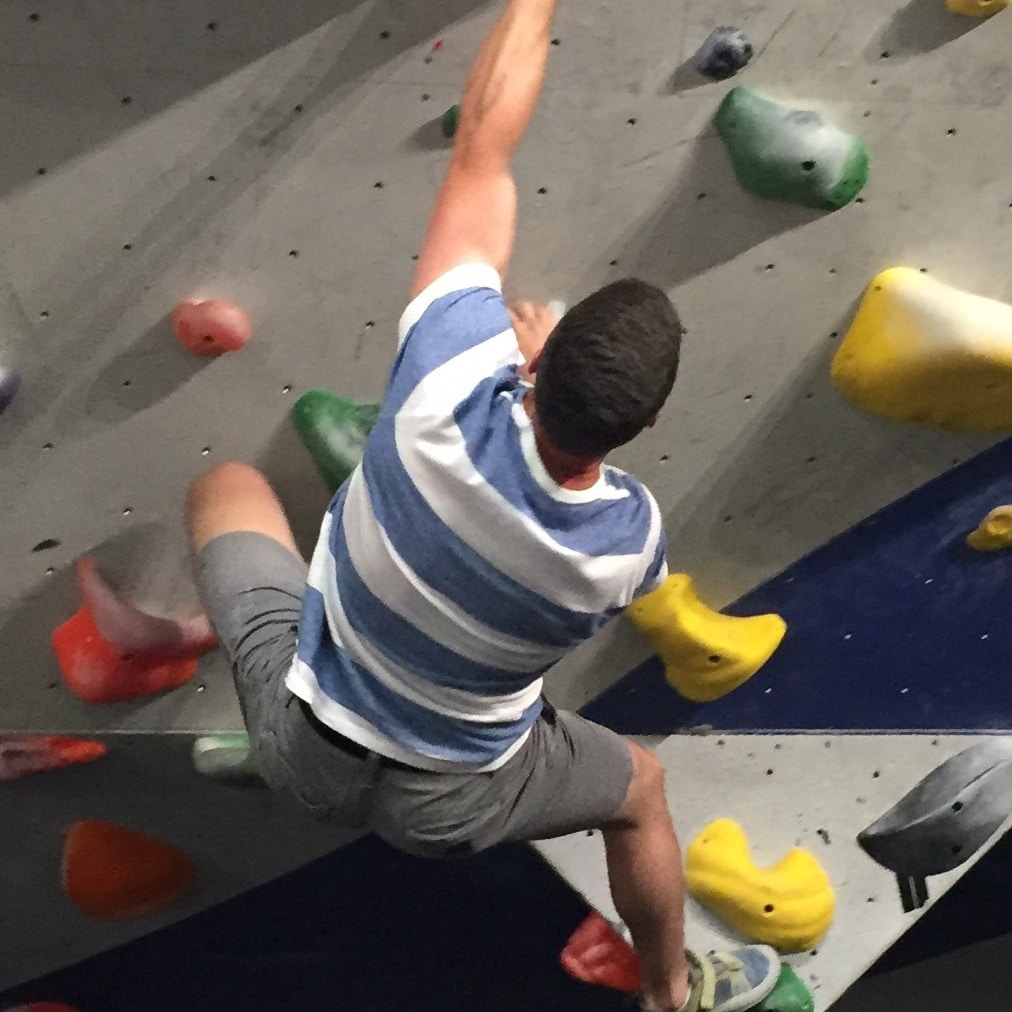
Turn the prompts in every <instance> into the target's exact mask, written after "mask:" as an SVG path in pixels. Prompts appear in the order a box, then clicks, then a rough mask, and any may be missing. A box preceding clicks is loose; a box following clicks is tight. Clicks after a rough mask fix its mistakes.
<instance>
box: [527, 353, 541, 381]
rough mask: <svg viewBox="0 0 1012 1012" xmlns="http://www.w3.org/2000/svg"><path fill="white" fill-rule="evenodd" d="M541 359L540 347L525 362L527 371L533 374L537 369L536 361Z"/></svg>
mask: <svg viewBox="0 0 1012 1012" xmlns="http://www.w3.org/2000/svg"><path fill="white" fill-rule="evenodd" d="M540 361H541V349H540V348H538V350H537V351H536V352H535V353H534V354H533V355H532V356H531V360H530V362H528V363H527V371H528V372H529V373H530V374H531V375H532V376H533V375H534V374H535V373H536V372H537V371H538V363H539V362H540Z"/></svg>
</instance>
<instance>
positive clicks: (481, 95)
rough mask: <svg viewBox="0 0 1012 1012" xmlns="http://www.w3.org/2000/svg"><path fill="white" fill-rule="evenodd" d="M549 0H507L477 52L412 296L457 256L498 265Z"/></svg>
mask: <svg viewBox="0 0 1012 1012" xmlns="http://www.w3.org/2000/svg"><path fill="white" fill-rule="evenodd" d="M557 2H558V0H511V2H510V3H509V5H508V6H507V8H506V10H505V12H504V13H503V15H502V16H501V17H500V18H499V20H498V22H497V23H496V25H495V27H494V28H493V29H492V31H491V33H490V34H489V36H488V37H487V38H486V39H485V42H484V43H483V45H482V48H481V50H480V52H479V53H478V58H477V59H476V60H475V62H474V66H473V67H472V68H471V73H470V75H469V77H468V81H467V87H466V88H465V90H464V98H463V100H462V102H461V111H460V129H459V130H458V133H457V138H456V142H455V144H454V148H453V154H452V155H451V157H450V165H449V168H448V170H447V173H446V179H445V180H444V182H443V188H442V190H441V192H440V194H439V199H438V201H437V202H436V209H435V211H434V212H433V214H432V219H431V220H430V222H429V229H428V233H427V234H426V237H425V243H424V245H423V247H422V252H421V254H420V255H419V259H418V268H417V270H416V271H415V277H414V281H413V282H412V285H411V295H412V298H413V297H414V296H416V295H418V294H419V293H420V292H422V291H423V290H424V289H425V288H426V287H428V285H429V284H431V283H432V282H433V281H435V280H436V278H438V277H440V276H441V275H442V274H444V273H445V272H446V271H448V270H450V268H452V267H456V266H457V265H458V264H462V263H467V262H470V261H481V262H483V263H489V264H491V265H492V266H493V267H495V268H496V270H498V271H499V273H500V275H503V274H505V273H506V267H507V265H508V263H509V259H510V253H511V252H512V249H513V237H514V232H515V229H516V204H517V201H516V188H515V186H514V183H513V176H512V172H511V169H510V162H511V160H512V157H513V152H514V151H515V150H516V147H517V145H518V144H519V142H520V139H521V138H522V137H523V135H524V132H525V131H526V129H527V124H528V123H529V122H530V119H531V115H532V113H533V112H534V106H535V104H536V102H537V100H538V96H539V95H540V93H541V86H542V83H543V81H544V77H545V67H546V65H547V63H548V53H549V47H550V45H551V30H550V29H551V22H552V15H553V14H554V13H555V7H556V4H557Z"/></svg>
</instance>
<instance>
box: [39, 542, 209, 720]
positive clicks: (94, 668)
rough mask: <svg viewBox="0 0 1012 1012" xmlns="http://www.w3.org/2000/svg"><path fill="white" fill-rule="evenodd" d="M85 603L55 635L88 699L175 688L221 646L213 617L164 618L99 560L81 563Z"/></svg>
mask: <svg viewBox="0 0 1012 1012" xmlns="http://www.w3.org/2000/svg"><path fill="white" fill-rule="evenodd" d="M77 581H78V586H79V587H80V590H81V596H82V598H83V603H82V604H81V607H80V608H79V609H78V610H77V612H76V613H75V614H74V615H72V616H71V617H70V618H69V619H67V621H66V622H64V623H63V624H62V625H60V626H58V627H57V628H56V629H55V630H54V631H53V635H52V643H53V650H54V652H55V654H56V659H57V663H58V664H59V667H60V672H61V673H62V675H63V679H64V681H65V682H66V683H67V686H68V688H69V689H70V690H71V691H72V692H73V693H74V694H75V695H76V696H77V697H78V698H80V699H83V700H84V701H85V702H87V703H120V702H125V701H126V700H129V699H137V698H138V697H140V696H149V695H153V694H155V693H158V692H165V691H167V690H169V689H175V688H177V687H178V686H180V685H183V684H184V683H186V682H188V681H189V680H190V679H191V678H192V677H193V676H194V674H195V673H196V671H197V658H198V657H200V655H201V654H203V653H206V652H207V651H208V650H210V649H211V648H213V647H214V646H215V645H216V644H217V639H216V637H215V635H214V631H213V629H212V628H211V625H210V623H209V622H208V620H207V617H206V616H204V615H197V616H194V617H192V618H189V619H184V620H173V619H168V618H158V617H156V616H154V615H148V614H147V613H145V612H142V611H140V610H139V609H137V608H135V607H133V605H130V604H127V602H125V601H123V600H122V599H121V598H119V597H118V596H117V595H116V592H115V591H114V590H113V589H112V588H111V587H110V586H109V584H108V583H106V581H105V580H104V578H103V577H102V575H101V573H99V571H98V567H97V566H96V565H95V562H94V560H93V559H89V558H83V559H80V560H78V563H77Z"/></svg>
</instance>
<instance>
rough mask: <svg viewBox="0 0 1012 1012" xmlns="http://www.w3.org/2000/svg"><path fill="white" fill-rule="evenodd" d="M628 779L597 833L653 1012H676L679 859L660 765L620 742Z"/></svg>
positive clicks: (685, 988)
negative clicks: (628, 758)
mask: <svg viewBox="0 0 1012 1012" xmlns="http://www.w3.org/2000/svg"><path fill="white" fill-rule="evenodd" d="M626 744H627V745H628V747H629V751H630V753H631V755H632V762H633V777H632V782H631V783H630V784H629V791H628V793H627V795H626V799H625V802H624V804H623V805H622V808H621V809H620V810H619V812H618V815H617V816H616V817H615V818H614V819H613V820H612V821H611V822H609V823H607V824H605V825H604V826H602V827H601V832H602V835H603V836H604V846H605V852H606V854H607V859H608V881H609V885H610V887H611V895H612V899H613V901H614V903H615V909H616V910H617V911H618V914H619V916H620V917H621V918H622V920H623V921H624V923H625V925H626V927H628V928H629V932H630V934H631V935H632V938H633V945H634V946H635V948H636V952H637V953H638V954H639V957H640V962H641V965H642V968H643V986H642V994H643V1000H644V1001H645V1002H646V1004H647V1007H648V1008H651V1009H665V1010H667V1009H680V1008H682V1007H683V1006H684V1005H685V1003H686V1000H687V999H688V996H689V967H688V961H687V959H686V955H685V883H684V881H683V876H682V852H681V848H680V847H679V845H678V837H677V836H676V835H675V827H674V824H673V823H672V821H671V815H670V813H669V811H668V803H667V798H666V797H665V795H664V766H663V765H662V764H661V761H660V760H659V759H658V758H657V756H656V755H654V753H653V752H650V751H649V750H648V749H645V748H642V747H641V746H639V745H636V744H635V743H634V742H631V741H630V742H627V743H626Z"/></svg>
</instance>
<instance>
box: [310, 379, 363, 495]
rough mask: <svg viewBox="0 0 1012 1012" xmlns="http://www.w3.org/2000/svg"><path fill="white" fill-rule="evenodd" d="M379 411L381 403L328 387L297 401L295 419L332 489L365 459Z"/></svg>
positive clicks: (339, 484)
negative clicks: (347, 395)
mask: <svg viewBox="0 0 1012 1012" xmlns="http://www.w3.org/2000/svg"><path fill="white" fill-rule="evenodd" d="M379 413H380V405H379V404H374V403H372V402H359V401H349V400H347V399H346V398H344V397H337V396H336V395H334V394H332V393H329V392H328V391H326V390H310V391H309V392H308V393H304V394H303V395H302V396H301V397H300V398H299V399H298V400H297V401H296V402H295V404H294V406H293V407H292V421H293V422H294V423H295V428H296V429H297V430H298V433H299V436H300V437H301V438H302V443H303V445H304V446H305V447H306V449H307V450H308V451H309V455H310V456H311V457H312V458H313V462H314V463H315V464H316V466H317V468H318V469H319V471H320V474H321V475H323V480H324V481H325V482H326V483H327V485H328V486H329V487H330V491H331V492H336V491H337V490H338V489H339V488H340V487H341V486H342V485H343V484H344V483H345V481H347V480H348V476H349V475H350V474H351V472H352V471H354V470H355V467H356V465H357V464H358V462H359V461H360V460H361V459H362V450H363V449H364V448H365V441H366V437H367V436H368V435H369V433H370V432H371V431H372V428H373V426H374V425H375V424H376V419H377V418H378V417H379Z"/></svg>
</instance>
